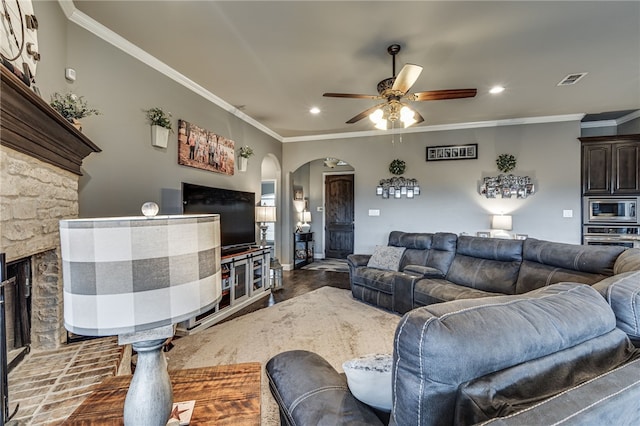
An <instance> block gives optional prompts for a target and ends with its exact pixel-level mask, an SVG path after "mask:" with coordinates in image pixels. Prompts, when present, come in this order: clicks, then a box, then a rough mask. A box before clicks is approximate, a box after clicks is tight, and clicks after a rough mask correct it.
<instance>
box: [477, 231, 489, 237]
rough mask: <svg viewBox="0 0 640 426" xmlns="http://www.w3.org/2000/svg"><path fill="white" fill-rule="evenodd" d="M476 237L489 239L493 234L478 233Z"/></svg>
mask: <svg viewBox="0 0 640 426" xmlns="http://www.w3.org/2000/svg"><path fill="white" fill-rule="evenodd" d="M476 236H478V237H482V238H489V237H490V236H491V232H476Z"/></svg>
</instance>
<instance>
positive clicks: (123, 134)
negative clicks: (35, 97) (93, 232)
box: [35, 2, 282, 217]
mask: <svg viewBox="0 0 640 426" xmlns="http://www.w3.org/2000/svg"><path fill="white" fill-rule="evenodd" d="M35 7H36V12H37V14H38V18H39V21H40V22H41V30H40V31H39V40H42V42H41V51H42V57H43V59H42V64H41V66H39V68H38V74H37V81H38V85H39V86H40V88H41V93H42V95H43V98H44V99H45V100H49V97H50V94H51V93H53V92H55V91H61V92H65V91H72V92H74V93H76V94H78V95H82V96H84V97H85V98H86V100H87V101H88V102H89V104H90V105H91V106H93V107H95V108H97V109H98V110H100V112H101V113H102V115H99V116H92V117H88V118H85V119H83V120H82V122H83V132H84V133H85V134H86V135H87V136H88V137H89V138H90V139H91V140H92V141H93V142H94V143H96V144H97V145H98V146H99V147H100V148H101V149H102V152H101V153H97V154H96V153H94V154H91V155H90V156H89V157H88V158H87V159H86V160H85V161H84V164H83V173H84V176H82V177H81V179H80V199H79V201H80V216H81V217H95V216H118V215H138V214H140V206H141V205H142V204H143V203H144V202H145V201H155V202H157V203H158V204H159V205H160V206H161V211H160V213H176V212H179V211H180V207H181V203H180V194H179V191H180V184H181V182H183V181H184V182H190V183H196V184H200V185H208V186H217V187H223V188H229V189H237V190H242V191H251V192H255V193H256V197H257V199H259V196H260V181H261V164H262V160H263V158H265V157H266V156H270V157H272V158H274V159H275V161H277V162H280V159H281V156H282V144H281V143H280V142H279V141H277V140H275V139H274V138H272V137H270V136H268V135H266V134H265V133H263V132H261V131H259V130H257V129H256V128H255V127H253V126H250V125H248V124H246V123H245V122H244V121H242V120H240V119H238V118H237V117H235V116H233V115H232V114H229V113H228V112H226V111H224V110H222V109H221V108H219V107H218V106H216V105H214V104H212V103H211V102H209V101H207V100H206V99H204V98H202V97H201V96H199V95H196V94H194V93H193V92H191V91H189V90H187V89H186V88H184V87H183V86H181V85H179V84H177V83H175V82H174V81H173V80H171V79H169V78H168V77H166V76H164V75H163V74H161V73H159V72H157V71H155V70H153V69H152V68H150V67H148V66H147V65H145V64H143V63H142V62H140V61H138V60H136V59H134V58H133V57H131V56H129V55H128V54H126V53H124V52H122V51H121V50H119V49H117V48H115V47H113V46H112V45H110V44H108V43H106V42H105V41H103V40H101V39H100V38H98V37H96V36H94V35H93V34H91V33H89V32H87V31H85V30H84V29H82V28H80V27H78V26H77V25H75V24H73V23H71V22H69V21H67V19H66V18H65V16H64V15H63V14H62V12H61V10H60V7H59V6H58V3H57V2H36V5H35ZM65 67H72V68H74V69H75V70H76V72H77V80H76V82H74V83H67V82H66V80H65V79H64V68H65ZM155 106H159V107H162V108H163V109H164V110H165V111H170V112H171V113H172V115H173V123H174V133H173V134H172V135H171V136H170V141H169V146H168V148H166V149H162V148H156V147H153V146H151V135H150V126H149V124H148V123H147V121H146V119H145V115H144V112H143V110H144V109H148V108H151V107H155ZM178 119H184V120H187V121H190V122H192V123H195V124H198V125H200V126H202V127H205V128H207V129H209V130H211V131H213V132H216V133H218V134H220V135H223V136H225V137H227V138H230V139H233V140H234V141H235V142H236V146H240V145H249V146H251V147H252V148H253V149H254V152H255V155H254V156H253V157H251V158H250V159H249V167H248V170H247V171H246V172H238V171H236V173H235V175H234V176H227V175H224V174H220V173H213V172H209V171H204V170H199V169H195V168H191V167H185V166H180V165H178V163H177V150H178V148H177V135H176V133H175V132H176V131H177V121H178Z"/></svg>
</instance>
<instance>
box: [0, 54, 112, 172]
mask: <svg viewBox="0 0 640 426" xmlns="http://www.w3.org/2000/svg"><path fill="white" fill-rule="evenodd" d="M0 70H1V71H2V86H1V89H0V104H1V108H0V109H1V110H0V112H1V116H0V144H2V145H4V146H7V147H9V148H12V149H14V150H16V151H19V152H22V153H23V154H27V155H30V156H32V157H34V158H37V159H39V160H42V161H45V162H47V163H49V164H53V165H55V166H57V167H60V168H62V169H65V170H68V171H70V172H72V173H75V174H77V175H82V172H81V167H82V160H83V159H84V158H85V157H87V156H88V155H89V154H91V153H92V152H100V151H101V149H100V148H99V147H98V146H97V145H95V144H94V143H93V142H91V140H89V138H87V137H86V136H85V135H84V134H82V133H81V132H80V131H79V130H77V129H76V128H75V127H73V125H72V124H71V123H69V122H68V121H67V120H65V119H64V118H63V117H62V116H61V115H60V114H58V113H57V112H56V111H55V110H54V109H53V108H51V107H50V106H49V104H47V103H46V102H45V101H44V100H42V98H40V97H39V96H38V95H37V94H35V93H34V92H33V91H31V90H30V89H29V88H28V87H27V86H26V85H25V84H24V83H23V82H22V81H20V80H19V79H18V78H17V77H16V76H14V75H13V74H12V73H11V72H10V71H9V70H7V69H6V68H5V67H2V66H0Z"/></svg>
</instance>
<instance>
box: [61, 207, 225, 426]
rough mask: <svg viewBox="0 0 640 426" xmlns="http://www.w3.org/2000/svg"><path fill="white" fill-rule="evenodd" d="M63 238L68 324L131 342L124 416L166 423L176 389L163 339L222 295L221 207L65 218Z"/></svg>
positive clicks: (160, 425) (134, 421)
mask: <svg viewBox="0 0 640 426" xmlns="http://www.w3.org/2000/svg"><path fill="white" fill-rule="evenodd" d="M153 210H154V209H151V211H153ZM147 211H149V209H147ZM155 211H156V212H157V207H156V208H155ZM60 246H61V253H62V273H63V282H64V290H63V294H64V325H65V328H66V329H67V330H69V331H71V332H73V333H76V334H79V335H83V336H112V335H118V342H119V344H131V345H132V347H133V349H134V350H135V351H136V352H137V353H138V361H137V364H136V369H135V373H134V375H133V379H132V380H131V385H130V386H129V390H128V392H127V397H126V399H125V404H124V424H125V425H127V426H129V425H136V426H138V425H149V426H155V425H157V426H164V425H166V423H167V420H168V419H169V416H170V413H171V408H172V404H173V395H172V389H171V382H170V380H169V373H168V371H167V363H166V360H165V358H164V354H163V352H162V347H163V344H164V342H165V341H166V339H167V338H169V337H172V336H173V324H175V323H178V322H181V321H184V320H187V319H189V318H191V317H194V316H196V315H198V314H200V313H203V312H206V311H208V310H210V309H211V308H212V307H213V306H214V304H215V303H216V302H217V301H218V300H219V298H220V296H221V293H222V287H221V280H220V278H221V276H220V218H219V215H180V216H157V217H154V216H150V217H143V216H140V217H113V218H95V219H74V220H61V221H60Z"/></svg>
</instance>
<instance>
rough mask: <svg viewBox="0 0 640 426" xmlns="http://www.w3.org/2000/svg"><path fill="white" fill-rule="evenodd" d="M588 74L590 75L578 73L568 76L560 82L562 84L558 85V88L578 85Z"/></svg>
mask: <svg viewBox="0 0 640 426" xmlns="http://www.w3.org/2000/svg"><path fill="white" fill-rule="evenodd" d="M587 74H588V73H586V72H581V73H577V74H569V75H568V76H566V77H565V78H563V79H562V80H561V81H560V83H558V84H557V86H571V85H572V84H576V83H577V82H579V81H580V80H582V77H584V76H585V75H587Z"/></svg>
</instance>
